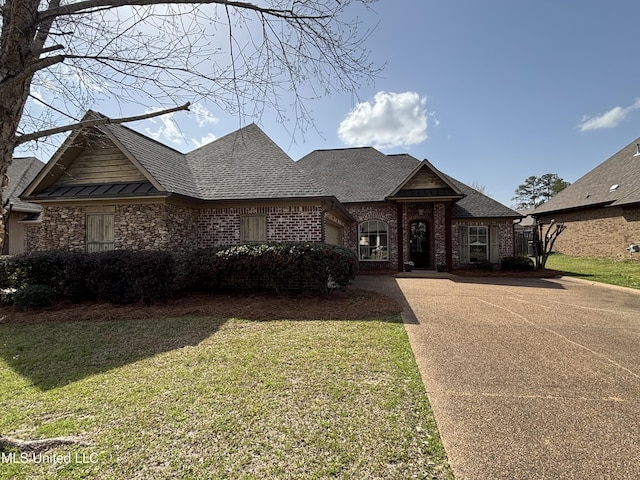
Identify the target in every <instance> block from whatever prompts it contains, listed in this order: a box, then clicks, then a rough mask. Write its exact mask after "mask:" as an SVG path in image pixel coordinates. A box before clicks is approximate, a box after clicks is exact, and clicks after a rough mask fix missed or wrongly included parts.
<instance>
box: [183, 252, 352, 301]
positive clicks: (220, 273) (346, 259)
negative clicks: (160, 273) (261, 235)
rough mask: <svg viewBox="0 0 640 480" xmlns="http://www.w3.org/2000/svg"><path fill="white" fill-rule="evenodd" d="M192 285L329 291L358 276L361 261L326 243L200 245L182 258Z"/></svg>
mask: <svg viewBox="0 0 640 480" xmlns="http://www.w3.org/2000/svg"><path fill="white" fill-rule="evenodd" d="M182 262H183V264H184V265H186V268H183V274H182V275H183V276H184V277H185V278H183V280H186V282H184V281H179V283H180V284H181V285H182V287H183V288H186V289H205V290H211V289H247V290H264V289H267V290H275V291H276V292H285V291H295V290H311V291H315V292H318V293H329V292H330V291H331V290H332V289H334V288H337V287H344V286H346V285H348V284H349V281H350V280H351V279H353V278H355V275H356V270H357V266H358V261H357V257H356V254H355V253H354V252H353V251H352V250H350V249H347V248H344V247H338V246H334V245H327V244H324V243H307V242H284V243H264V244H242V245H233V246H225V247H216V248H207V249H198V250H195V251H193V252H190V253H189V254H187V255H185V257H184V258H183V260H182Z"/></svg>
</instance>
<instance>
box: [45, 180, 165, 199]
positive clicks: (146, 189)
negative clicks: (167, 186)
mask: <svg viewBox="0 0 640 480" xmlns="http://www.w3.org/2000/svg"><path fill="white" fill-rule="evenodd" d="M159 193H161V192H159V191H158V190H157V189H156V188H155V187H154V186H153V185H152V184H151V182H126V183H124V182H123V183H103V184H91V185H51V186H49V187H47V188H44V189H42V190H41V191H39V192H38V193H36V194H35V195H34V198H39V199H43V200H44V199H47V198H97V197H100V198H102V197H121V196H123V195H133V196H142V195H157V194H159Z"/></svg>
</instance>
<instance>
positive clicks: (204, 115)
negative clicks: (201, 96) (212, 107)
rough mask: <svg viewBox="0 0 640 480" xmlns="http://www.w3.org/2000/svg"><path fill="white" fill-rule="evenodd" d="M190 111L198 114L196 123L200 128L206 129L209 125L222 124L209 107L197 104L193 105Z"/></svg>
mask: <svg viewBox="0 0 640 480" xmlns="http://www.w3.org/2000/svg"><path fill="white" fill-rule="evenodd" d="M190 110H191V111H192V112H193V113H195V114H196V121H197V122H198V125H199V126H200V127H204V126H205V125H207V124H212V125H217V124H218V123H219V122H220V119H219V118H216V117H214V116H213V115H212V114H211V112H209V110H207V107H204V106H202V105H200V104H199V103H196V104H195V105H191V107H190Z"/></svg>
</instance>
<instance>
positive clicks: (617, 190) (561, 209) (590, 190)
mask: <svg viewBox="0 0 640 480" xmlns="http://www.w3.org/2000/svg"><path fill="white" fill-rule="evenodd" d="M639 143H640V138H638V139H637V140H635V141H633V142H631V143H630V144H629V145H627V146H626V147H624V148H623V149H622V150H620V151H619V152H617V153H616V154H615V155H613V156H612V157H610V158H609V159H608V160H606V161H605V162H603V163H601V164H600V165H598V166H597V167H596V168H594V169H593V170H591V171H590V172H588V173H587V174H586V175H584V176H583V177H581V178H580V179H578V180H576V181H575V182H574V183H573V184H571V185H570V186H568V187H567V188H565V189H564V190H562V191H561V192H559V193H558V194H557V195H555V196H554V197H553V198H551V199H550V200H549V201H548V202H546V203H544V204H543V205H540V206H539V207H537V208H536V209H535V210H534V215H535V216H536V217H537V218H538V219H540V220H542V221H543V222H545V223H549V222H550V221H551V220H552V219H553V220H555V221H557V222H560V223H564V224H565V225H566V227H567V228H566V230H565V231H564V232H563V233H562V235H560V236H559V237H558V239H557V240H556V242H555V246H554V250H555V251H558V252H561V253H565V254H567V255H576V256H597V257H621V256H628V255H629V250H628V248H629V246H630V245H632V244H635V245H638V244H640V146H638V144H639ZM635 255H636V257H637V256H640V254H635Z"/></svg>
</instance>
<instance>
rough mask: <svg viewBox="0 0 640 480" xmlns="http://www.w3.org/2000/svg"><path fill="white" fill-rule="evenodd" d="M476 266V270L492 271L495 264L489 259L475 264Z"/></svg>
mask: <svg viewBox="0 0 640 480" xmlns="http://www.w3.org/2000/svg"><path fill="white" fill-rule="evenodd" d="M474 266H475V269H476V270H481V271H483V272H491V271H492V270H493V264H492V263H491V261H489V260H481V261H479V262H478V263H476V264H474Z"/></svg>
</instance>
